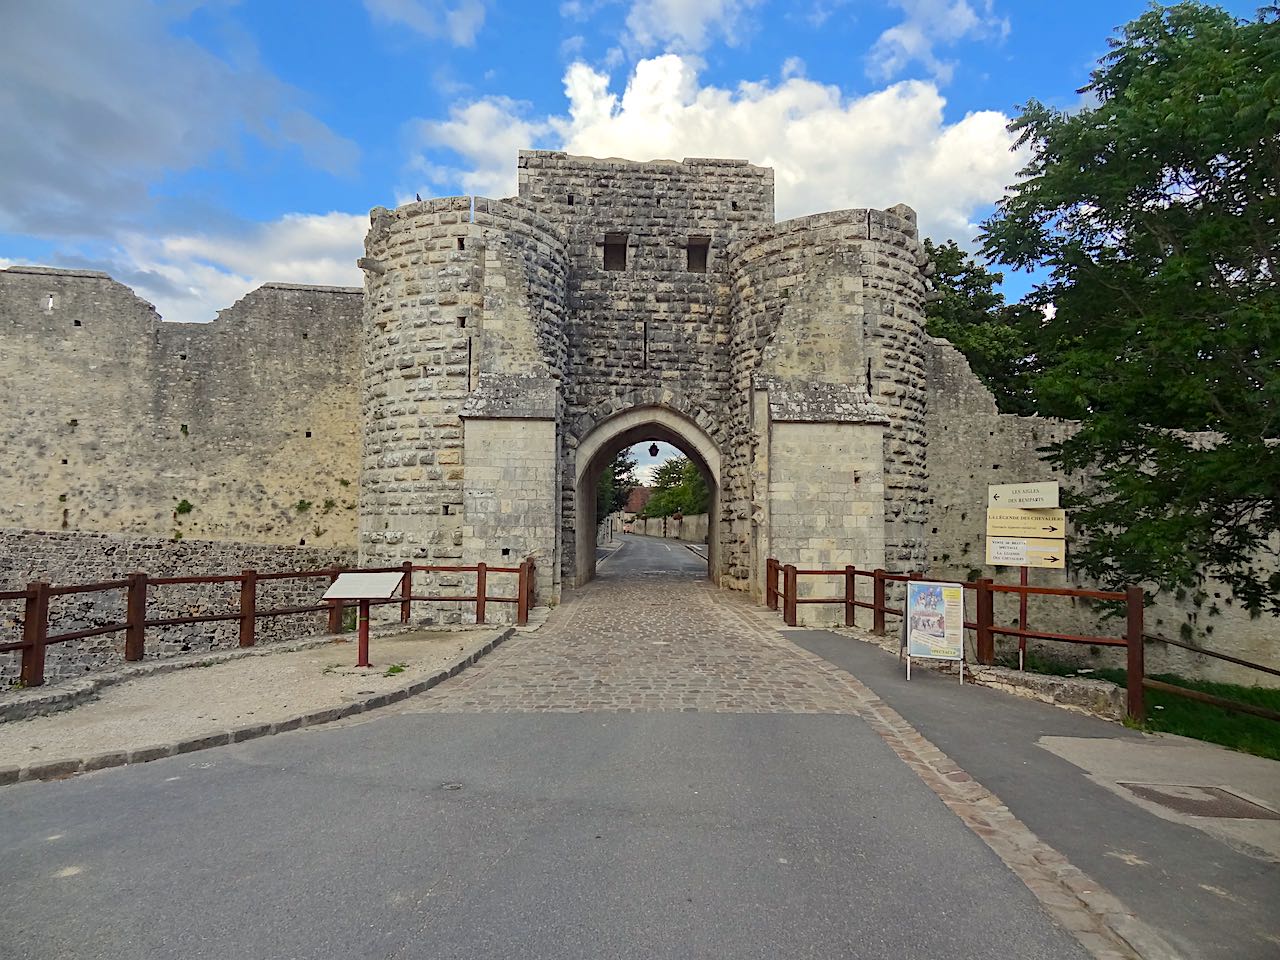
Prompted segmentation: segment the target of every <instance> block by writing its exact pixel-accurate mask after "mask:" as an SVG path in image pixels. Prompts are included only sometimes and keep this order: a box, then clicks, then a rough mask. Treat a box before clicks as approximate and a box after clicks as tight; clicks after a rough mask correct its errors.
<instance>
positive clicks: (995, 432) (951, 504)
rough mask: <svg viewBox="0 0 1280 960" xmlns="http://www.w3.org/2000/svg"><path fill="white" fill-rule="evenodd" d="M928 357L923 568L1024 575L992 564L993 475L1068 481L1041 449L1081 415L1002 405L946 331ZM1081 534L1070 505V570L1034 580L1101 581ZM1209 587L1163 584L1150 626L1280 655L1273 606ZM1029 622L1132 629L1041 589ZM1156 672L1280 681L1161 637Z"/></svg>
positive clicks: (1008, 603) (1102, 659)
mask: <svg viewBox="0 0 1280 960" xmlns="http://www.w3.org/2000/svg"><path fill="white" fill-rule="evenodd" d="M926 358H927V370H928V382H929V410H928V416H927V418H926V430H927V431H928V434H929V447H928V451H929V489H930V492H931V501H932V502H931V506H930V510H929V520H928V530H927V542H928V547H929V554H928V562H927V565H925V566H924V567H922V569H925V570H926V571H927V573H928V574H929V576H932V577H936V578H939V579H956V580H972V579H975V578H976V577H979V576H981V577H991V578H993V579H994V580H997V581H1000V582H1004V583H1017V581H1018V571H1017V570H1016V569H1015V568H1012V567H988V566H986V565H985V559H986V554H985V540H984V534H985V525H986V508H987V507H986V505H987V484H990V483H1015V482H1019V481H1035V480H1051V479H1061V480H1063V482H1064V483H1065V482H1067V481H1066V480H1065V478H1061V477H1058V476H1057V475H1055V474H1054V473H1053V471H1052V469H1051V468H1050V466H1049V465H1048V464H1047V463H1045V462H1044V460H1043V459H1042V457H1041V454H1040V453H1039V450H1040V449H1041V448H1043V447H1045V446H1047V445H1048V444H1050V443H1053V442H1055V441H1057V440H1060V439H1062V438H1064V437H1065V436H1067V435H1069V433H1070V431H1071V430H1072V424H1071V423H1070V422H1068V421H1062V420H1052V419H1045V418H1042V417H1018V416H1013V415H1010V414H1001V413H999V412H998V411H997V409H996V403H995V400H994V398H993V397H992V396H991V393H990V392H989V391H988V390H987V389H986V387H985V386H983V384H982V383H981V381H979V380H978V378H977V377H976V376H975V375H974V374H973V372H972V371H971V370H970V368H969V364H968V362H967V361H966V360H965V358H964V357H963V355H961V354H960V352H959V351H958V350H956V349H955V348H954V347H953V346H951V344H950V343H948V342H947V341H945V340H939V339H935V338H930V339H929V341H928V344H927V350H926ZM1073 535H1074V530H1073V529H1072V527H1071V522H1070V514H1069V513H1068V517H1067V536H1068V541H1067V542H1068V550H1067V571H1066V572H1063V571H1057V570H1032V571H1030V582H1031V583H1032V584H1033V585H1037V586H1049V587H1078V588H1085V589H1098V587H1097V585H1096V584H1094V583H1091V582H1088V581H1085V580H1083V579H1082V578H1080V577H1078V576H1077V575H1075V574H1074V572H1072V569H1071V551H1070V544H1071V541H1072V539H1073ZM1203 592H1204V596H1203V598H1196V597H1190V596H1188V597H1184V598H1183V599H1179V598H1178V597H1176V596H1173V595H1170V594H1167V593H1160V594H1157V596H1156V598H1155V603H1154V604H1153V605H1152V606H1150V607H1148V608H1147V610H1146V614H1145V619H1146V627H1147V631H1148V632H1149V633H1152V634H1156V635H1162V636H1167V637H1170V638H1172V639H1175V640H1183V641H1184V642H1188V643H1194V644H1197V645H1200V646H1203V647H1205V648H1207V649H1210V650H1216V651H1218V652H1220V653H1226V654H1229V655H1232V656H1236V657H1240V658H1243V659H1245V660H1251V661H1253V662H1254V663H1261V664H1265V665H1268V666H1277V665H1278V664H1280V657H1278V655H1277V644H1276V637H1277V635H1278V634H1280V621H1277V619H1276V618H1274V617H1266V616H1264V617H1260V618H1257V619H1254V618H1251V617H1250V616H1249V614H1248V613H1247V612H1245V611H1243V610H1242V609H1241V608H1240V607H1239V606H1237V605H1236V603H1235V601H1234V599H1233V598H1232V596H1231V591H1230V590H1229V589H1228V588H1227V587H1225V586H1224V585H1222V584H1219V583H1214V582H1212V581H1210V582H1209V583H1208V584H1206V586H1205V588H1204V591H1203ZM996 600H997V607H996V618H997V620H999V621H1002V622H1005V623H1016V621H1017V615H1018V614H1017V600H1016V597H1014V596H1013V595H1010V594H1004V595H1000V596H998V597H997V598H996ZM1197 600H1198V601H1199V602H1197ZM1029 623H1030V625H1031V628H1032V629H1042V630H1047V631H1052V632H1061V633H1075V634H1084V635H1089V634H1100V635H1104V636H1112V635H1116V636H1118V635H1119V634H1121V633H1122V632H1123V630H1124V623H1123V621H1122V620H1120V621H1117V620H1104V619H1102V618H1101V617H1100V615H1099V611H1098V609H1097V608H1095V607H1094V606H1093V605H1091V604H1090V603H1088V602H1087V601H1083V600H1063V599H1060V598H1056V597H1043V598H1042V597H1035V598H1032V599H1031V601H1030V610H1029ZM997 643H998V646H999V647H1001V648H1003V649H1006V650H1009V649H1016V643H1015V642H1013V641H999V640H998V641H997ZM1029 647H1030V649H1033V650H1039V651H1042V652H1043V653H1045V654H1046V655H1049V656H1052V657H1054V658H1056V659H1059V660H1068V661H1073V660H1078V661H1079V662H1080V663H1081V664H1082V665H1100V664H1105V665H1108V666H1123V651H1108V650H1105V649H1100V648H1090V647H1087V646H1079V645H1074V644H1065V643H1054V642H1049V641H1044V642H1039V643H1037V642H1034V641H1032V642H1031V643H1030V645H1029ZM1093 650H1098V652H1097V653H1094V652H1092V651H1093ZM1147 672H1148V673H1160V672H1170V673H1177V674H1181V675H1183V676H1193V677H1202V678H1204V679H1208V680H1221V681H1223V682H1228V683H1243V684H1261V685H1267V686H1280V678H1276V677H1270V676H1268V675H1266V674H1263V673H1260V672H1258V671H1255V670H1247V669H1244V668H1240V667H1235V666H1233V665H1231V664H1228V663H1225V662H1223V661H1221V660H1214V659H1212V658H1209V657H1202V656H1198V655H1196V654H1194V653H1190V652H1188V651H1185V650H1182V649H1180V648H1178V647H1174V646H1170V645H1165V644H1159V643H1148V644H1147Z"/></svg>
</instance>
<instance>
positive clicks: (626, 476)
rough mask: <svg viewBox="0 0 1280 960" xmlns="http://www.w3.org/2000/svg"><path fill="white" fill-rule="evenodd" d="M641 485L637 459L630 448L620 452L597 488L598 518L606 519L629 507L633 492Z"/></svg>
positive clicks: (601, 476)
mask: <svg viewBox="0 0 1280 960" xmlns="http://www.w3.org/2000/svg"><path fill="white" fill-rule="evenodd" d="M639 485H640V481H639V480H637V479H636V458H635V457H634V456H633V455H632V453H631V450H630V448H627V449H624V450H620V451H618V453H617V455H616V456H614V458H613V459H612V460H610V461H609V463H608V464H607V465H606V466H605V468H604V471H603V472H602V473H601V474H600V482H599V483H598V484H597V486H596V516H597V517H600V518H604V517H606V516H608V515H609V514H611V513H615V512H617V511H618V510H621V509H622V508H623V507H625V506H626V505H627V499H628V498H629V497H630V496H631V491H632V490H633V489H635V488H636V487H638V486H639Z"/></svg>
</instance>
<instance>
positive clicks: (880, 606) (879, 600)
mask: <svg viewBox="0 0 1280 960" xmlns="http://www.w3.org/2000/svg"><path fill="white" fill-rule="evenodd" d="M872 576H873V577H874V578H875V579H874V581H873V586H872V591H871V605H872V606H871V632H872V633H874V634H875V635H876V636H879V637H883V636H884V571H883V570H881V569H880V568H879V567H877V568H876V569H875V571H873V573H872Z"/></svg>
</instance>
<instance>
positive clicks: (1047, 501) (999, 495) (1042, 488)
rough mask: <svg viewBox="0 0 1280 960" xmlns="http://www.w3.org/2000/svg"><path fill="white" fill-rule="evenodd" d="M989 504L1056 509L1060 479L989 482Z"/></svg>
mask: <svg viewBox="0 0 1280 960" xmlns="http://www.w3.org/2000/svg"><path fill="white" fill-rule="evenodd" d="M987 506H988V507H1029V508H1031V509H1037V510H1044V509H1051V510H1056V509H1057V507H1058V481H1057V480H1046V481H1044V482H1043V483H992V484H988V485H987Z"/></svg>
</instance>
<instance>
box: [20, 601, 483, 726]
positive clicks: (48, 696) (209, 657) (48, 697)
mask: <svg viewBox="0 0 1280 960" xmlns="http://www.w3.org/2000/svg"><path fill="white" fill-rule="evenodd" d="M417 629H418V628H416V627H413V626H411V625H410V626H409V627H408V628H406V626H405V625H404V624H400V623H397V624H394V625H393V626H383V627H376V626H375V627H374V628H373V630H372V635H373V636H374V637H375V638H378V637H384V638H394V637H396V636H398V635H400V634H402V633H412V632H415V631H416V630H417ZM423 629H430V630H432V631H436V630H441V631H448V630H450V628H449V627H434V626H433V627H430V628H423ZM454 629H467V630H474V629H475V627H474V626H466V627H460V628H454ZM354 637H355V634H354V633H342V634H338V633H324V634H320V635H318V636H314V637H303V638H301V639H299V640H284V641H280V642H278V643H264V644H262V645H261V646H254V647H228V648H224V649H220V650H206V651H200V652H199V653H187V654H180V655H179V656H175V657H165V658H164V659H163V660H142V661H139V662H138V663H127V664H124V665H122V666H119V667H116V668H114V669H111V670H102V671H99V672H98V673H95V674H94V675H93V676H91V677H85V678H84V679H78V680H69V681H63V682H58V683H52V684H49V685H47V686H41V687H33V688H31V689H29V690H23V691H21V692H20V693H17V694H9V695H8V696H7V697H5V698H4V699H0V724H4V723H8V722H10V721H13V720H27V719H29V718H31V717H42V716H45V715H47V714H50V713H58V712H60V711H62V710H70V709H71V708H72V707H78V706H79V705H80V704H82V703H88V702H89V701H90V700H93V699H95V698H96V697H97V696H98V692H99V691H100V690H102V689H104V688H105V687H109V686H111V685H113V684H117V683H125V682H126V681H129V680H137V679H138V678H139V677H151V676H156V675H157V674H162V673H170V672H172V671H174V670H189V669H192V668H194V667H212V666H215V665H217V664H220V663H228V662H230V661H232V660H240V659H243V658H244V657H266V656H271V655H273V654H277V653H297V652H298V651H299V650H314V649H316V648H317V647H323V646H327V645H328V644H331V643H338V642H340V641H342V640H351V639H353V638H354Z"/></svg>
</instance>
